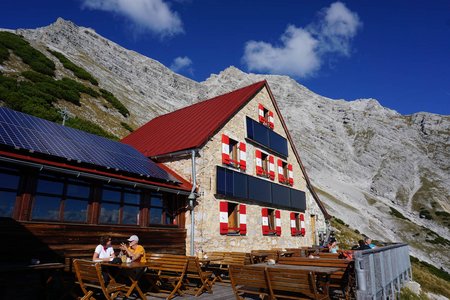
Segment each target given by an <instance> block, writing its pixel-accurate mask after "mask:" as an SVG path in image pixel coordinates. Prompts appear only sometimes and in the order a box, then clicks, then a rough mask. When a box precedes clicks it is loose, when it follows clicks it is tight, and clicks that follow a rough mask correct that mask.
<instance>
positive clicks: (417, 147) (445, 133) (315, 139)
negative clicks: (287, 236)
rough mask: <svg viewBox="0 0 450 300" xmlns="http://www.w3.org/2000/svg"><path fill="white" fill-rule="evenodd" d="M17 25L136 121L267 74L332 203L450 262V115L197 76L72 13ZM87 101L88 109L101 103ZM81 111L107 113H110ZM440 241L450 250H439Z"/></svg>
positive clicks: (242, 77) (424, 256)
mask: <svg viewBox="0 0 450 300" xmlns="http://www.w3.org/2000/svg"><path fill="white" fill-rule="evenodd" d="M15 32H16V33H18V34H21V35H23V36H24V37H25V38H26V39H27V40H28V41H29V42H30V43H32V45H33V46H35V47H36V48H39V49H40V50H41V51H43V52H44V53H46V50H45V49H46V48H47V47H48V48H50V49H54V50H57V51H59V52H62V53H63V54H64V55H66V56H67V57H69V58H70V59H71V60H72V61H74V62H76V63H77V64H79V65H80V66H82V67H83V68H85V69H86V70H88V71H89V72H90V73H91V74H93V75H94V76H95V78H96V79H97V80H98V81H99V85H100V86H101V87H102V88H107V89H108V90H111V91H113V92H114V94H115V95H116V96H117V97H118V98H119V99H120V100H121V101H122V102H123V103H124V105H125V106H126V107H127V109H128V110H129V111H130V114H131V116H130V117H129V118H125V117H123V116H120V114H118V113H114V112H111V111H110V110H105V109H103V111H104V112H105V113H106V114H113V116H114V117H115V118H117V119H119V120H121V121H126V122H128V123H130V124H132V125H133V126H135V127H136V126H140V125H142V124H144V123H145V122H147V121H149V120H150V119H152V118H154V117H156V116H158V115H161V114H165V113H168V112H170V111H173V110H176V109H179V108H182V107H184V106H187V105H191V104H193V103H196V102H198V101H201V100H203V99H209V98H211V97H214V96H216V95H219V94H222V93H226V92H229V91H231V90H234V89H237V88H239V87H243V86H245V85H249V84H251V83H254V82H256V81H260V80H263V79H266V80H267V81H268V82H269V86H270V88H271V90H272V92H273V94H274V96H275V99H276V100H277V102H278V105H279V107H280V110H281V111H282V115H283V118H284V119H285V121H286V123H287V125H288V128H289V131H290V133H291V135H292V137H293V140H294V143H295V145H296V147H297V149H298V150H299V153H300V157H301V159H302V160H303V162H304V164H305V167H306V169H307V172H308V175H309V177H310V178H311V180H312V182H313V184H314V185H315V186H316V188H317V190H318V192H319V196H320V197H321V199H322V201H323V202H324V203H325V205H326V207H327V209H328V210H329V211H330V213H331V214H333V215H336V216H337V217H339V218H340V219H343V220H345V222H346V223H348V224H349V225H350V226H351V227H352V228H354V229H357V230H358V231H360V232H362V233H365V234H368V235H370V236H371V237H373V238H375V239H377V240H383V241H403V242H407V243H409V244H410V245H411V250H412V251H411V252H412V254H413V255H414V256H416V257H418V258H420V259H421V260H425V261H428V262H430V263H433V264H435V265H437V266H439V267H442V268H444V269H445V270H447V271H448V270H449V269H450V264H449V258H448V256H447V255H446V252H445V247H447V246H449V245H450V242H449V240H450V232H449V224H450V217H449V216H450V214H449V211H450V203H449V202H450V200H449V198H450V197H449V195H450V176H449V173H450V172H449V171H450V155H449V153H450V116H445V115H438V114H432V113H426V112H417V113H414V114H411V115H401V114H400V113H398V112H396V111H395V110H392V109H389V108H385V107H383V106H382V105H381V104H380V103H379V102H378V101H377V100H376V99H371V98H369V99H355V100H352V101H346V100H343V99H331V98H327V97H323V96H320V95H318V94H316V93H314V92H313V91H311V90H309V89H308V88H307V87H305V86H303V85H301V84H299V83H298V82H296V81H295V80H293V79H292V78H290V77H288V76H280V75H261V74H253V73H245V72H243V71H241V70H239V69H238V68H236V67H233V66H231V67H228V68H227V69H225V70H223V71H221V72H220V73H219V74H211V76H209V77H208V78H207V79H206V80H204V81H202V82H196V81H194V80H191V79H189V78H186V77H184V76H182V75H179V74H176V73H174V72H172V71H171V70H169V69H168V68H167V67H165V66H164V65H162V64H161V63H159V62H158V61H156V60H154V59H151V58H147V57H145V56H143V55H141V54H139V53H137V52H135V51H131V50H127V49H124V48H122V47H121V46H120V45H118V44H116V43H114V42H112V41H109V40H107V39H106V38H104V37H101V36H100V35H98V34H97V33H95V31H94V30H93V29H90V28H84V27H78V26H77V25H75V24H74V23H72V22H70V21H65V20H63V19H58V20H57V21H56V22H55V23H53V24H51V25H49V26H45V27H41V28H38V29H18V30H16V31H15ZM83 105H85V106H84V108H85V109H84V110H86V111H89V110H94V108H96V107H95V106H99V104H98V103H95V102H93V101H91V102H89V101H85V102H84V103H83ZM71 108H72V107H70V106H69V110H70V109H71ZM77 114H81V116H83V114H85V117H86V118H93V119H94V120H95V118H98V119H99V120H98V122H102V120H100V119H101V118H102V116H101V115H99V116H95V115H93V114H92V113H91V114H87V113H86V112H84V111H83V110H78V111H77ZM108 129H109V130H110V131H111V132H116V131H114V128H108ZM395 211H397V212H398V213H399V214H400V215H401V216H403V218H401V217H399V216H398V215H396V213H395ZM429 218H430V219H429ZM439 237H441V238H443V239H444V240H443V241H442V240H440V239H439ZM430 241H431V242H430ZM355 242H356V241H355ZM439 242H441V243H440V245H442V246H440V247H441V248H444V249H442V250H444V251H440V252H439V251H435V250H436V249H435V248H436V247H435V245H436V243H438V244H439ZM432 253H433V255H432Z"/></svg>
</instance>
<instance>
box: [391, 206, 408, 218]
mask: <svg viewBox="0 0 450 300" xmlns="http://www.w3.org/2000/svg"><path fill="white" fill-rule="evenodd" d="M389 208H390V209H391V211H390V212H389V214H390V215H392V216H394V217H397V218H399V219H403V220H408V218H406V217H405V216H404V215H402V213H401V212H399V211H398V210H396V209H395V208H393V207H390V206H389Z"/></svg>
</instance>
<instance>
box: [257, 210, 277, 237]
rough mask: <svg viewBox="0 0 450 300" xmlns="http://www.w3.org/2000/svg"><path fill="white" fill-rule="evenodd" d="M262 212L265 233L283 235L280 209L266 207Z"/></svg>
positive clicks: (263, 231)
mask: <svg viewBox="0 0 450 300" xmlns="http://www.w3.org/2000/svg"><path fill="white" fill-rule="evenodd" d="M261 213H262V233H263V235H278V236H279V235H281V218H280V211H279V210H275V209H270V208H265V207H264V208H262V209H261Z"/></svg>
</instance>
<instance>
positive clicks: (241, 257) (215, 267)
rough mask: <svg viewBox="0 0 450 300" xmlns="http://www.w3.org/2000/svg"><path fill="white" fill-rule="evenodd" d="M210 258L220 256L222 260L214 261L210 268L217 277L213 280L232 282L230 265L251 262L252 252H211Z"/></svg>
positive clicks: (241, 264)
mask: <svg viewBox="0 0 450 300" xmlns="http://www.w3.org/2000/svg"><path fill="white" fill-rule="evenodd" d="M208 257H209V258H220V260H215V261H212V262H211V264H210V269H211V270H212V271H213V273H214V275H215V277H214V280H213V282H216V281H219V282H227V283H229V282H230V278H229V267H230V266H232V265H238V266H243V265H245V264H250V254H249V253H246V252H217V251H216V252H209V253H208Z"/></svg>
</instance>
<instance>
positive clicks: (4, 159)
mask: <svg viewBox="0 0 450 300" xmlns="http://www.w3.org/2000/svg"><path fill="white" fill-rule="evenodd" d="M0 161H2V162H8V163H13V164H18V165H22V166H26V167H33V168H37V169H39V170H40V171H42V170H49V171H55V172H59V173H63V174H67V175H74V176H76V177H80V176H81V177H85V178H90V179H96V180H101V181H105V182H107V183H117V184H123V185H128V186H132V187H134V188H147V189H151V190H156V191H158V192H168V193H173V194H177V195H185V196H187V195H190V193H189V192H187V191H181V190H176V189H170V188H166V187H161V186H157V185H153V184H145V183H139V182H133V181H129V180H124V179H117V178H113V177H108V176H102V175H96V174H91V173H87V172H81V171H73V170H68V169H64V168H59V167H54V166H49V165H44V164H40V163H34V162H29V161H23V160H18V159H14V158H9V157H4V156H0Z"/></svg>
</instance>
